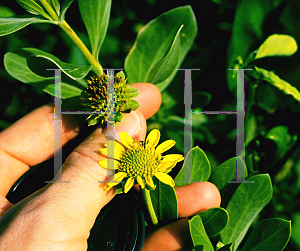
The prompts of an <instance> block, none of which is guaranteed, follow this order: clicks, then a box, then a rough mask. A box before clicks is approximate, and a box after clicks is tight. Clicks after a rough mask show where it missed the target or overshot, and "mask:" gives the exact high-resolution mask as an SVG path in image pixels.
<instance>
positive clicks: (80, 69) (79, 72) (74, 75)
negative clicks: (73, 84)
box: [27, 48, 92, 80]
mask: <svg viewBox="0 0 300 251" xmlns="http://www.w3.org/2000/svg"><path fill="white" fill-rule="evenodd" d="M27 51H30V52H31V53H32V55H30V57H31V58H30V60H31V63H32V64H31V65H32V67H34V68H37V67H39V68H40V65H41V61H37V62H36V64H34V62H32V60H34V57H36V58H44V59H46V60H49V61H51V62H52V63H54V64H55V65H56V66H57V67H58V68H59V69H61V70H62V72H63V73H65V74H66V75H67V76H68V77H70V78H71V79H74V80H76V79H83V78H84V77H85V76H86V75H87V74H88V73H89V72H90V70H91V69H92V65H74V64H68V63H64V62H61V61H60V59H58V58H57V57H55V56H54V55H52V54H50V53H47V52H44V51H42V50H39V49H35V48H27ZM32 57H33V58H32ZM43 71H46V69H43ZM41 74H45V73H41Z"/></svg>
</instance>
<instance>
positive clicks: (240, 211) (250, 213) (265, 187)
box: [221, 174, 273, 250]
mask: <svg viewBox="0 0 300 251" xmlns="http://www.w3.org/2000/svg"><path fill="white" fill-rule="evenodd" d="M247 181H253V183H242V184H240V185H239V187H238V188H237V190H236V191H235V193H234V194H233V196H232V198H231V200H230V201H229V203H228V206H227V208H226V210H227V212H228V214H229V219H230V220H229V223H228V225H227V227H226V228H225V229H224V231H222V232H221V241H222V242H223V243H226V244H228V243H233V242H234V243H235V246H234V250H236V249H237V248H238V246H239V244H240V243H241V241H242V239H243V238H244V236H245V234H246V232H247V230H248V229H249V227H250V225H251V224H252V222H253V220H254V219H255V218H256V216H257V215H258V214H259V212H260V211H261V210H262V209H263V208H264V207H265V206H266V205H267V204H268V202H269V201H270V200H271V198H272V193H273V192H272V183H271V179H270V176H269V175H268V174H259V175H255V176H252V177H251V178H249V179H247Z"/></svg>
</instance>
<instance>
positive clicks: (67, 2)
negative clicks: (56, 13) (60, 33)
mask: <svg viewBox="0 0 300 251" xmlns="http://www.w3.org/2000/svg"><path fill="white" fill-rule="evenodd" d="M73 1H74V0H65V1H64V2H63V3H62V6H61V14H60V21H61V22H62V21H63V20H64V19H65V15H66V12H67V10H68V9H69V7H70V6H71V4H72V3H73Z"/></svg>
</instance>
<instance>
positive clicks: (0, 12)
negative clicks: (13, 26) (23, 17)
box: [0, 4, 16, 17]
mask: <svg viewBox="0 0 300 251" xmlns="http://www.w3.org/2000/svg"><path fill="white" fill-rule="evenodd" d="M15 15H16V13H15V12H14V11H13V10H11V9H10V8H8V7H7V6H2V5H1V4H0V17H13V16H15Z"/></svg>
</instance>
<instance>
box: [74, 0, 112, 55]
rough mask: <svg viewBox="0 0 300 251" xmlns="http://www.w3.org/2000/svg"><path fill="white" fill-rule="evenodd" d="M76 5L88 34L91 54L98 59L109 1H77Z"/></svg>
mask: <svg viewBox="0 0 300 251" xmlns="http://www.w3.org/2000/svg"><path fill="white" fill-rule="evenodd" d="M78 5H79V10H80V13H81V17H82V19H83V22H84V24H85V27H86V29H87V32H88V34H89V38H90V42H91V46H92V54H93V56H94V57H95V58H98V54H99V51H100V47H101V45H102V43H103V40H104V38H105V35H106V31H107V27H108V22H109V16H110V8H111V0H78Z"/></svg>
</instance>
